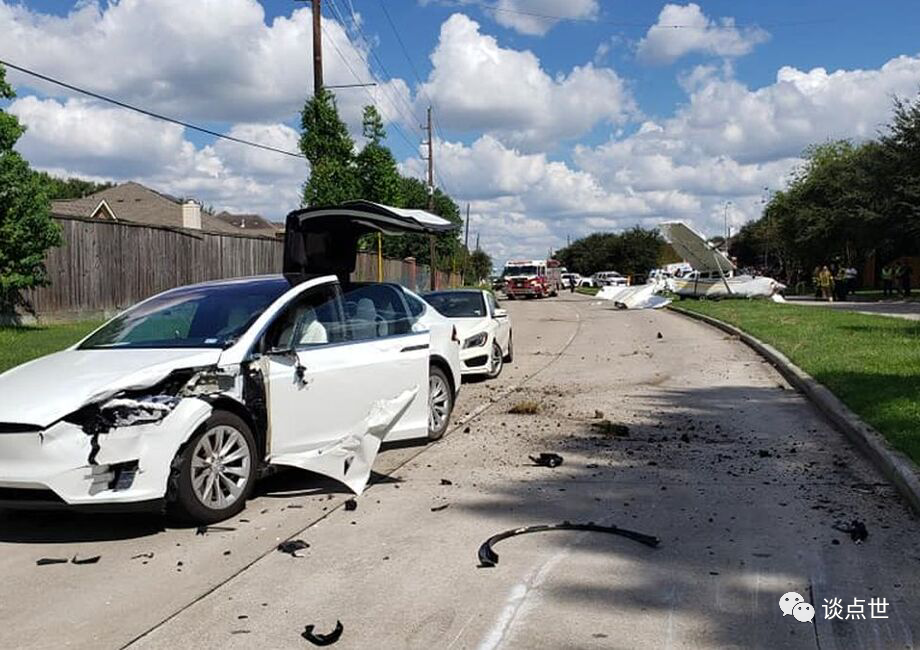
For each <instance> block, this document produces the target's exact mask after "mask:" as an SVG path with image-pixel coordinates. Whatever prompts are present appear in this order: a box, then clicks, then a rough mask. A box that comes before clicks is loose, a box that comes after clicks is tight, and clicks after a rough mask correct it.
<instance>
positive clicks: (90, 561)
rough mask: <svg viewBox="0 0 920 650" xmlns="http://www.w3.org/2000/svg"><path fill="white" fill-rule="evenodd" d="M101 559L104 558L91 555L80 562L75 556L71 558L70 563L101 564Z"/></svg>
mask: <svg viewBox="0 0 920 650" xmlns="http://www.w3.org/2000/svg"><path fill="white" fill-rule="evenodd" d="M101 558H102V556H101V555H91V556H90V557H85V558H83V559H82V560H78V559H77V556H76V555H74V556H73V558H71V560H70V563H71V564H96V563H97V562H99V560H100V559H101Z"/></svg>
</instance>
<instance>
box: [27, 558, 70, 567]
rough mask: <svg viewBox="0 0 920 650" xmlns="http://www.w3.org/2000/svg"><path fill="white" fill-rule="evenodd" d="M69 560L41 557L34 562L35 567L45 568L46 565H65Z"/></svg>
mask: <svg viewBox="0 0 920 650" xmlns="http://www.w3.org/2000/svg"><path fill="white" fill-rule="evenodd" d="M68 561H69V560H68V559H67V558H66V557H43V558H41V559H38V560H36V561H35V564H36V565H37V566H45V565H48V564H67V562H68Z"/></svg>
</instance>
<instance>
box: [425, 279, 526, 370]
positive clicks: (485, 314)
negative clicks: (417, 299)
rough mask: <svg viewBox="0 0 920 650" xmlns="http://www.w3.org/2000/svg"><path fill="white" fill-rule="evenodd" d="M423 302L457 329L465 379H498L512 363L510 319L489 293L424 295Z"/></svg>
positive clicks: (468, 290)
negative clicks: (476, 377) (473, 377)
mask: <svg viewBox="0 0 920 650" xmlns="http://www.w3.org/2000/svg"><path fill="white" fill-rule="evenodd" d="M424 298H425V300H426V301H427V302H428V303H429V304H430V305H431V306H432V307H434V308H435V309H436V310H437V311H438V312H440V313H441V314H442V315H444V316H446V317H447V318H449V319H450V321H451V322H452V323H453V324H454V325H455V326H456V328H457V332H458V333H459V335H460V341H461V345H460V361H461V362H462V363H463V370H462V372H463V374H464V375H485V376H487V377H490V378H494V377H498V376H499V375H500V374H501V372H502V368H503V367H504V364H505V363H506V362H509V361H512V360H513V359H514V340H513V335H512V331H511V319H510V318H509V316H508V312H507V311H505V310H504V309H502V308H501V307H500V306H499V304H498V301H497V300H496V299H495V296H494V295H492V293H491V292H489V291H479V290H473V289H454V290H449V291H434V292H431V293H426V294H425V295H424Z"/></svg>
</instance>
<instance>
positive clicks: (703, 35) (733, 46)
mask: <svg viewBox="0 0 920 650" xmlns="http://www.w3.org/2000/svg"><path fill="white" fill-rule="evenodd" d="M768 38H769V34H767V32H765V31H764V30H762V29H760V28H758V27H747V28H739V27H737V26H736V25H735V21H734V19H732V18H722V19H721V20H719V21H718V22H716V21H714V20H711V19H709V18H707V17H706V16H705V15H704V14H703V11H702V9H700V6H699V5H697V4H695V3H692V2H691V3H688V4H686V5H677V4H666V5H665V6H664V7H663V8H662V9H661V13H660V14H658V22H657V23H655V24H654V25H652V27H650V28H649V30H648V33H647V34H646V35H645V38H643V39H642V40H641V41H639V46H638V50H637V54H638V57H639V60H640V61H643V62H645V63H649V64H667V63H673V62H674V61H676V60H677V59H679V58H681V57H683V56H685V55H687V54H690V53H700V54H709V55H714V56H721V57H737V56H742V55H744V54H748V53H749V52H750V51H751V50H752V49H754V46H756V45H759V44H760V43H763V42H765V41H766V40H767V39H768Z"/></svg>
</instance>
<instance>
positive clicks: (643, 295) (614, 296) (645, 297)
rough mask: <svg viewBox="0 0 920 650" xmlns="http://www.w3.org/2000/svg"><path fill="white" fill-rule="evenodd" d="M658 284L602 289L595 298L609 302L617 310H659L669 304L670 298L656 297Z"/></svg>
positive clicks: (660, 287) (659, 287)
mask: <svg viewBox="0 0 920 650" xmlns="http://www.w3.org/2000/svg"><path fill="white" fill-rule="evenodd" d="M661 289H662V286H661V285H660V284H657V283H655V284H639V285H636V286H634V287H603V288H602V289H601V290H600V291H598V292H597V297H598V298H601V299H603V300H610V301H612V302H613V304H614V305H615V306H616V307H617V308H618V309H660V308H661V307H664V306H665V305H668V304H670V302H671V300H670V298H665V297H664V296H659V295H657V292H658V291H660V290H661Z"/></svg>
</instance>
